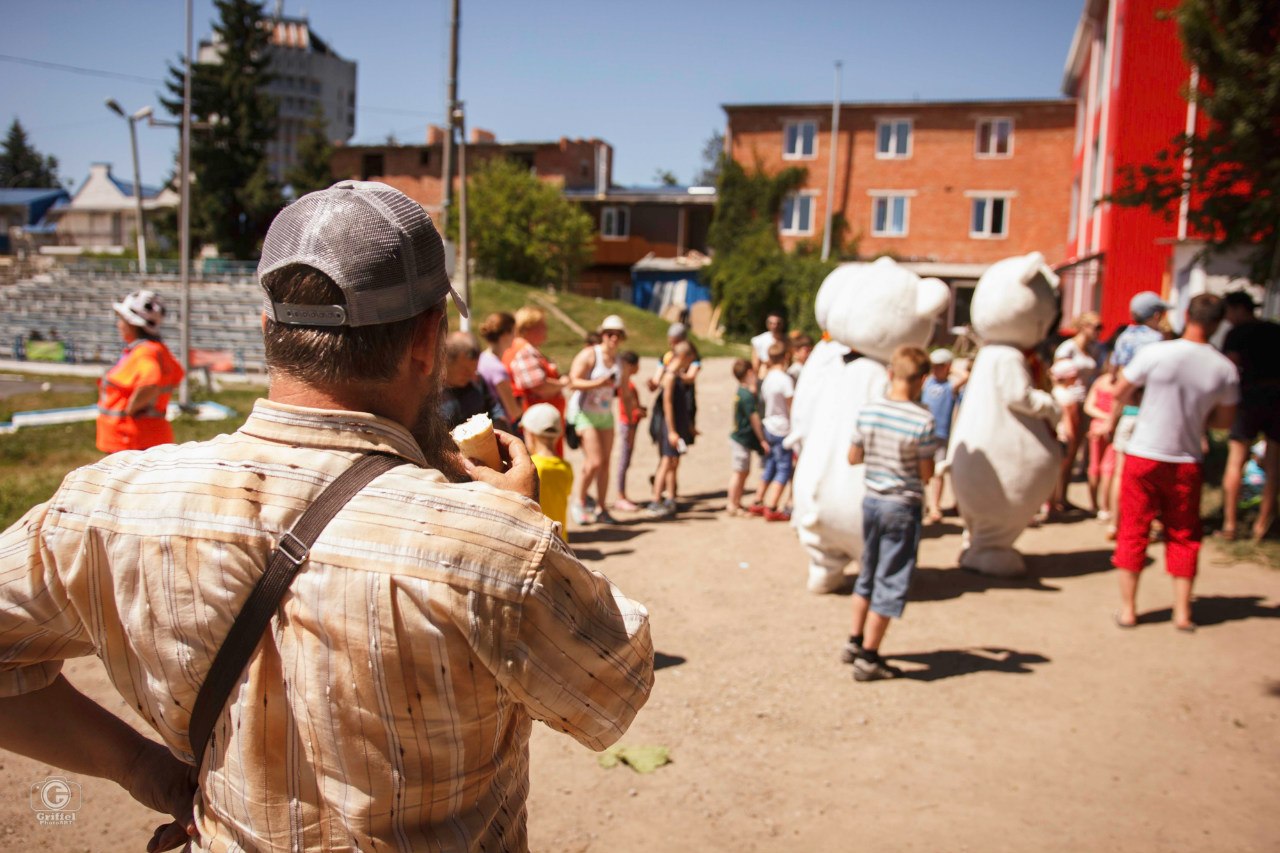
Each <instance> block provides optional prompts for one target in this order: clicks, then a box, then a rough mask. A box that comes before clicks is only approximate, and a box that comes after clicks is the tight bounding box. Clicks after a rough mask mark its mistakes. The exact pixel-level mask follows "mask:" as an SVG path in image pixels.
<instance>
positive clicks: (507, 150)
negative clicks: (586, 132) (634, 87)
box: [329, 125, 613, 219]
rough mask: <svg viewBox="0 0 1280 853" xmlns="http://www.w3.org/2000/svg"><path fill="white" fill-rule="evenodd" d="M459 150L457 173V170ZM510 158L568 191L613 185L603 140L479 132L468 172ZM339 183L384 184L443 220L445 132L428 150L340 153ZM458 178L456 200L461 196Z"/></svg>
mask: <svg viewBox="0 0 1280 853" xmlns="http://www.w3.org/2000/svg"><path fill="white" fill-rule="evenodd" d="M457 156H458V155H457V150H456V149H455V151H454V169H455V170H456V169H457ZM494 157H505V158H507V159H509V160H515V161H517V162H520V163H524V164H525V165H527V166H528V167H529V168H530V169H531V170H532V171H533V173H534V174H536V175H537V176H538V177H540V178H542V179H543V180H545V181H549V182H551V183H554V184H557V185H558V186H561V187H563V188H564V189H566V190H583V189H586V190H595V189H599V190H600V191H604V190H605V189H607V188H608V187H609V185H610V184H611V183H612V179H613V146H611V145H609V143H607V142H602V141H601V140H599V139H566V138H563V137H562V138H561V139H560V140H559V141H558V142H498V141H497V140H496V139H495V137H494V135H493V134H492V133H490V132H489V131H487V130H480V129H479V128H473V129H472V130H471V133H470V138H469V139H468V140H467V169H468V171H474V170H475V169H477V168H478V167H479V166H480V165H481V164H482V163H484V162H485V161H486V160H490V159H492V158H494ZM329 166H330V168H331V169H332V170H333V177H334V179H335V180H341V179H343V178H355V179H358V180H362V181H382V182H383V183H385V184H390V185H391V186H393V187H395V188H396V189H398V190H400V191H401V192H402V193H404V194H405V195H407V196H409V198H411V199H413V200H414V201H416V202H418V204H420V205H422V206H423V207H424V208H426V210H427V213H429V214H431V216H432V218H433V219H434V218H436V217H438V216H439V214H440V210H441V208H440V204H441V200H442V199H443V197H444V182H443V181H442V180H441V178H440V175H441V170H442V169H443V167H444V131H443V130H441V129H440V128H438V127H435V126H434V125H432V126H430V127H428V128H427V142H426V144H425V145H349V146H344V147H339V148H337V149H335V150H334V152H333V157H332V158H331V159H330V161H329ZM457 193H458V177H457V173H456V171H455V174H454V196H453V197H454V199H455V201H456V199H457V197H458V195H457Z"/></svg>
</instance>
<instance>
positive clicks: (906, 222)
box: [867, 190, 916, 238]
mask: <svg viewBox="0 0 1280 853" xmlns="http://www.w3.org/2000/svg"><path fill="white" fill-rule="evenodd" d="M915 194H916V191H915V190H868V191H867V195H869V196H871V236H872V237H889V238H899V237H906V236H907V235H908V234H910V233H911V199H912V198H913V197H914V196H915ZM895 199H902V232H901V233H899V232H897V231H877V230H876V205H878V204H879V203H880V202H881V201H885V202H886V203H892V201H893V200H895ZM892 223H893V211H892V208H890V209H889V210H888V211H886V215H885V224H886V225H890V226H892Z"/></svg>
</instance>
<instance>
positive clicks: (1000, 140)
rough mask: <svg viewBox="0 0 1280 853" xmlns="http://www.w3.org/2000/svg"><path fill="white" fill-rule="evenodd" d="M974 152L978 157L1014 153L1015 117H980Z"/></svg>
mask: <svg viewBox="0 0 1280 853" xmlns="http://www.w3.org/2000/svg"><path fill="white" fill-rule="evenodd" d="M974 153H975V154H976V155H977V156H978V157H1008V156H1009V155H1011V154H1013V119H1011V118H984V119H979V120H978V138H977V144H976V146H975V149H974Z"/></svg>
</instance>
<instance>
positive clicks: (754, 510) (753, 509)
mask: <svg viewBox="0 0 1280 853" xmlns="http://www.w3.org/2000/svg"><path fill="white" fill-rule="evenodd" d="M747 512H749V513H751V514H752V515H760V516H762V515H764V514H765V513H766V512H768V510H767V509H765V508H764V504H752V505H751V506H749V507H747Z"/></svg>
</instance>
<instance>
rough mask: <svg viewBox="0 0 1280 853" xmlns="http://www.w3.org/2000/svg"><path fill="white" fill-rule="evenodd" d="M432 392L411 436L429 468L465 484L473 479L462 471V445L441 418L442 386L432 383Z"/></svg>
mask: <svg viewBox="0 0 1280 853" xmlns="http://www.w3.org/2000/svg"><path fill="white" fill-rule="evenodd" d="M432 389H433V390H432V391H431V392H430V393H429V394H427V395H426V397H424V398H423V400H422V403H421V405H420V406H419V408H418V416H417V418H415V419H414V423H413V429H412V430H410V432H411V433H412V435H413V438H414V440H415V441H416V442H418V447H419V448H420V449H421V450H422V455H423V456H424V457H426V460H427V466H428V467H430V468H435V469H436V470H438V471H440V473H442V474H444V475H445V477H447V478H448V479H449V480H450V481H451V482H454V483H465V482H467V481H469V480H470V479H471V478H470V477H469V476H467V472H466V470H465V469H463V467H462V456H461V455H460V454H459V453H458V445H457V444H455V443H454V441H453V436H451V435H449V427H448V425H447V424H445V422H444V418H442V417H440V384H439V383H438V382H436V383H432Z"/></svg>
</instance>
